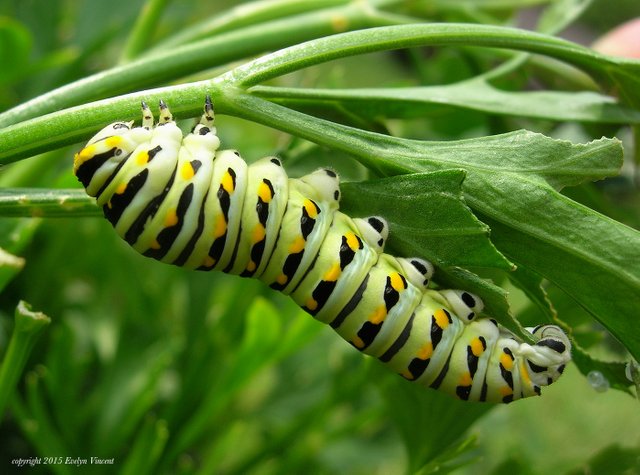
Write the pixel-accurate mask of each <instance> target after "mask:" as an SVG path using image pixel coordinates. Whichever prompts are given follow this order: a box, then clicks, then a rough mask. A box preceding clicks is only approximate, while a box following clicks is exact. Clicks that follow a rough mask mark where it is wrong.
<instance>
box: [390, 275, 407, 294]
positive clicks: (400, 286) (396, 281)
mask: <svg viewBox="0 0 640 475" xmlns="http://www.w3.org/2000/svg"><path fill="white" fill-rule="evenodd" d="M389 279H390V280H391V287H393V289H394V290H396V291H397V292H402V291H403V290H405V289H406V288H407V284H406V282H405V281H404V280H403V279H402V276H401V275H400V274H398V273H397V272H394V273H393V274H391V275H389Z"/></svg>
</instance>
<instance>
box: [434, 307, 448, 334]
mask: <svg viewBox="0 0 640 475" xmlns="http://www.w3.org/2000/svg"><path fill="white" fill-rule="evenodd" d="M433 316H434V318H435V319H436V324H437V325H438V326H439V327H440V328H442V329H443V330H444V329H445V328H447V327H448V326H449V317H447V314H446V312H445V311H444V309H443V308H439V309H438V310H436V311H435V312H434V313H433Z"/></svg>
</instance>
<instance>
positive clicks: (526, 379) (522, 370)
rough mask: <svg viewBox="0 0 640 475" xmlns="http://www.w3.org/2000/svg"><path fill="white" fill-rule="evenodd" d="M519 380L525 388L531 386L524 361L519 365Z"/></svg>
mask: <svg viewBox="0 0 640 475" xmlns="http://www.w3.org/2000/svg"><path fill="white" fill-rule="evenodd" d="M520 379H521V380H522V382H523V383H524V385H525V386H531V377H530V376H529V371H528V370H527V365H525V364H524V361H522V362H521V363H520Z"/></svg>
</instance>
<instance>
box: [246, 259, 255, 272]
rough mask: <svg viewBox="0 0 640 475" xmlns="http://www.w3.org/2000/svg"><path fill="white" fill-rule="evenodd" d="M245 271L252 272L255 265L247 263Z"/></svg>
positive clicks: (251, 262) (250, 262)
mask: <svg viewBox="0 0 640 475" xmlns="http://www.w3.org/2000/svg"><path fill="white" fill-rule="evenodd" d="M247 270H248V271H249V272H253V271H255V270H256V263H255V262H253V261H249V264H247Z"/></svg>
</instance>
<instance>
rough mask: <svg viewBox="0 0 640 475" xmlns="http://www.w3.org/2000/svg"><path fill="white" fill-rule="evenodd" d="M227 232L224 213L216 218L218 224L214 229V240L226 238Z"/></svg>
mask: <svg viewBox="0 0 640 475" xmlns="http://www.w3.org/2000/svg"><path fill="white" fill-rule="evenodd" d="M226 232H227V221H226V220H225V219H224V216H223V215H222V213H220V214H219V215H218V217H217V218H216V224H215V226H214V227H213V237H214V239H217V238H219V237H220V236H224V233H226Z"/></svg>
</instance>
